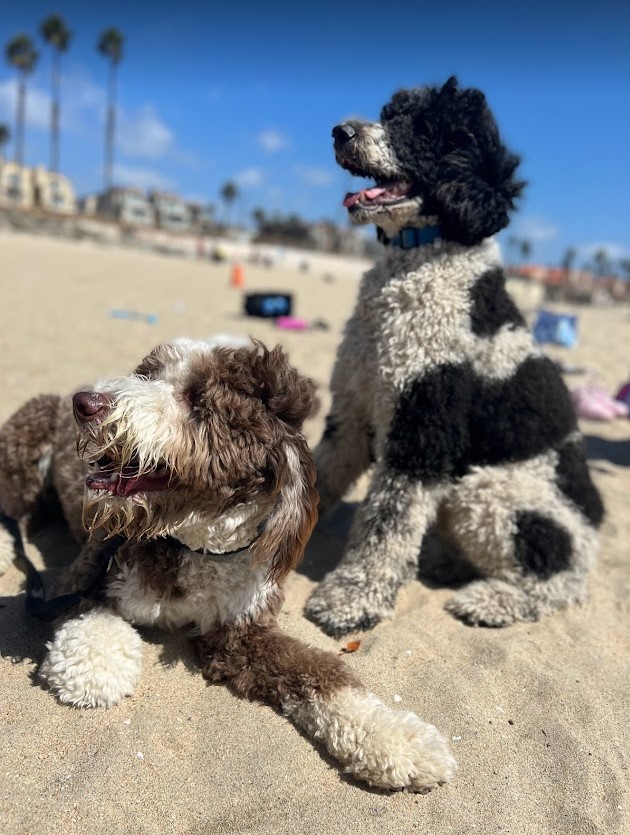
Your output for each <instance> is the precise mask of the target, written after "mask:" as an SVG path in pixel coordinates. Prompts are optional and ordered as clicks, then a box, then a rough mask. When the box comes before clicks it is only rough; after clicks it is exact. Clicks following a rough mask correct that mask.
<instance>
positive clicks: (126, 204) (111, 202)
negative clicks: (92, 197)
mask: <svg viewBox="0 0 630 835" xmlns="http://www.w3.org/2000/svg"><path fill="white" fill-rule="evenodd" d="M96 213H97V214H98V215H101V216H103V217H109V218H112V219H113V220H117V221H118V222H119V223H122V224H124V225H125V226H141V227H147V226H153V225H154V224H155V212H154V210H153V207H152V206H151V204H150V203H149V201H148V200H147V198H146V197H145V195H144V193H143V192H142V191H141V190H140V189H137V188H119V187H116V188H110V189H108V190H107V191H105V192H103V194H99V196H98V199H97V201H96Z"/></svg>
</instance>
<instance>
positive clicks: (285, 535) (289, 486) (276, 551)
mask: <svg viewBox="0 0 630 835" xmlns="http://www.w3.org/2000/svg"><path fill="white" fill-rule="evenodd" d="M223 350H224V349H223ZM226 359H227V363H226V365H225V366H224V367H225V368H226V370H227V367H228V366H229V374H230V385H231V386H232V387H234V388H236V389H237V390H238V391H240V392H241V393H242V394H245V395H248V396H250V397H255V398H256V399H257V400H259V401H260V402H261V403H262V408H263V410H264V413H265V414H266V419H265V420H266V422H267V423H268V428H267V430H266V431H268V433H269V438H268V442H267V447H268V450H269V452H268V459H267V471H268V475H269V477H270V480H271V482H272V484H271V496H272V499H273V502H274V504H273V508H272V510H271V513H270V515H269V516H268V517H267V519H266V521H265V527H264V530H263V532H262V534H261V536H260V537H259V539H258V540H257V542H256V543H255V544H254V545H253V547H252V553H253V555H254V558H255V560H256V562H258V563H263V562H267V561H270V560H271V562H270V569H269V574H270V577H272V578H273V579H274V580H276V581H279V580H282V579H283V578H284V577H285V576H286V575H287V574H288V573H289V571H291V569H293V568H295V566H296V565H297V564H298V562H299V561H300V559H301V558H302V554H303V553H304V548H305V546H306V543H307V542H308V539H309V537H310V535H311V531H312V530H313V527H314V526H315V522H316V521H317V502H318V494H317V491H316V490H315V486H314V485H315V464H314V462H313V457H312V455H311V452H310V450H309V448H308V446H307V444H306V441H305V439H304V437H303V435H302V433H301V429H302V423H303V422H304V420H305V419H306V418H307V417H308V416H309V414H310V413H311V410H312V408H313V393H314V388H315V387H314V384H313V382H312V380H309V379H308V378H307V377H302V376H301V375H300V374H299V373H298V372H297V371H296V369H295V368H292V367H291V366H290V365H289V363H288V360H287V357H286V355H285V353H284V352H283V351H282V349H281V348H280V347H279V346H277V347H276V348H274V349H273V350H272V351H269V350H267V348H265V346H264V345H263V344H262V343H261V342H257V341H255V340H254V348H253V349H247V348H240V349H238V350H237V351H234V352H231V355H230V356H229V357H228V356H227V355H226Z"/></svg>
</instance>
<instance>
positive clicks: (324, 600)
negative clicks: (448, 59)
mask: <svg viewBox="0 0 630 835" xmlns="http://www.w3.org/2000/svg"><path fill="white" fill-rule="evenodd" d="M333 136H334V139H335V154H336V158H337V161H338V162H339V163H340V165H342V166H343V167H345V168H347V169H348V170H349V171H351V172H352V173H354V174H358V175H362V176H371V177H373V178H374V179H375V180H376V186H375V187H374V188H372V189H364V190H362V191H361V192H357V193H356V194H354V195H348V196H347V197H346V200H345V201H344V202H345V205H346V206H347V207H348V210H349V212H350V215H351V219H352V220H353V221H354V222H355V223H368V222H370V223H374V224H376V225H377V227H378V228H379V237H380V239H381V241H382V242H383V243H384V244H385V251H384V255H383V257H382V259H381V260H380V262H378V263H377V265H376V266H375V267H374V269H373V270H371V271H370V272H368V273H366V274H365V275H364V277H363V280H362V283H361V287H360V291H359V298H358V300H357V304H356V307H355V310H354V313H353V315H352V317H351V318H350V320H349V321H348V323H347V325H346V328H345V334H344V339H343V341H342V343H341V345H340V347H339V350H338V353H337V360H336V364H335V368H334V371H333V376H332V380H331V389H332V395H333V403H332V409H331V412H330V415H329V417H328V420H327V424H326V431H325V432H324V435H323V437H322V440H321V442H320V444H319V446H318V448H317V450H316V453H315V458H316V463H317V469H318V482H317V486H318V489H319V491H320V495H321V504H320V507H321V508H322V509H324V510H325V509H327V508H328V507H330V506H331V505H332V504H333V503H334V502H336V501H337V500H338V499H340V498H341V497H342V496H343V494H344V493H345V492H346V490H347V489H348V488H349V487H350V485H351V484H352V483H353V482H354V481H355V480H356V479H357V478H358V476H359V475H361V474H362V473H363V472H365V471H366V470H367V469H368V468H369V467H370V466H372V464H374V467H373V474H372V478H371V484H370V487H369V490H368V495H367V498H366V499H365V501H364V502H363V504H362V505H361V506H360V508H359V510H358V513H357V515H356V518H355V521H354V525H353V528H352V531H351V533H350V538H349V542H348V546H347V550H346V553H345V555H344V558H343V560H342V562H341V564H340V565H339V567H338V568H337V569H336V570H335V571H333V572H332V573H331V574H329V575H328V576H327V577H326V578H325V579H324V581H323V582H322V584H321V585H320V587H319V588H318V589H317V590H316V591H315V592H314V594H313V595H312V597H311V599H310V600H309V602H308V604H307V614H308V615H309V617H310V618H311V619H313V620H314V621H315V622H317V623H318V624H320V625H321V626H322V627H323V628H324V629H325V630H326V631H327V632H329V633H331V634H334V635H341V634H343V633H345V632H348V631H351V630H355V629H365V628H370V627H372V626H374V624H376V623H378V621H379V620H381V619H382V618H383V617H385V616H388V615H390V614H391V613H392V611H393V607H394V603H395V600H396V595H397V592H398V589H399V588H400V586H401V584H402V583H404V582H406V581H407V580H408V579H410V578H411V577H413V576H414V574H415V572H416V569H417V565H418V559H419V555H420V544H421V541H422V539H423V537H424V535H425V533H426V531H427V529H428V527H429V526H430V525H432V524H433V523H435V522H436V521H438V522H439V524H440V527H441V529H442V533H443V535H444V537H445V539H446V540H448V541H449V542H451V543H453V544H454V545H455V546H457V549H458V550H460V551H463V552H464V555H465V557H466V558H467V560H468V562H469V563H470V564H471V566H472V568H473V570H474V571H475V573H476V574H477V575H478V576H479V577H480V578H481V579H478V580H476V581H475V582H474V583H472V584H471V585H469V586H468V587H465V588H463V589H462V590H461V591H460V592H459V593H458V595H457V596H456V597H455V598H454V600H453V601H452V602H451V603H450V604H449V605H448V608H449V610H450V611H451V612H453V613H454V614H456V615H457V616H459V617H462V618H464V619H465V620H467V621H469V622H471V623H475V624H488V625H493V626H502V625H505V624H508V623H512V622H514V621H515V620H535V619H537V618H538V617H540V616H541V615H543V614H545V613H548V612H551V611H553V610H555V609H558V608H561V607H563V606H566V605H567V604H569V603H571V602H581V601H582V600H583V599H584V581H585V576H586V574H587V572H588V571H589V569H590V568H591V567H592V565H593V563H594V560H595V555H596V550H597V537H596V535H595V528H596V527H597V526H598V525H599V523H600V522H601V520H602V517H603V507H602V503H601V499H600V497H599V494H598V492H597V490H596V488H595V487H594V485H593V483H592V481H591V478H590V475H589V473H588V467H587V464H586V460H585V453H584V447H583V443H582V439H581V437H580V435H579V433H578V432H577V429H576V422H575V416H574V413H573V410H572V407H571V402H570V398H569V396H568V392H567V390H566V387H565V385H564V383H563V381H562V379H561V377H560V375H559V373H558V371H557V369H556V367H555V366H554V365H553V363H551V362H550V361H549V360H548V359H547V358H545V357H544V356H543V355H542V354H541V351H540V349H539V348H538V346H537V345H536V344H535V342H534V340H533V339H532V337H531V335H530V333H529V332H528V330H527V328H526V325H525V320H524V318H523V316H522V315H521V313H520V312H519V311H518V309H517V307H516V305H515V304H514V302H513V301H512V299H511V298H510V297H509V295H508V293H507V291H506V287H505V276H504V273H503V270H502V267H501V265H500V261H499V253H498V248H497V246H496V244H495V243H494V242H493V241H492V240H491V238H490V236H492V235H493V234H495V233H496V232H498V231H500V230H501V229H502V228H504V227H505V226H506V224H507V223H508V219H509V212H510V210H511V209H512V208H513V206H514V200H515V198H516V197H518V195H519V194H520V192H521V189H522V187H523V183H522V182H521V181H519V180H518V179H516V176H515V175H516V168H517V165H518V158H517V157H516V156H515V155H514V154H512V153H511V152H509V151H508V150H507V149H506V148H505V146H504V145H503V143H502V142H501V139H500V136H499V132H498V129H497V126H496V123H495V121H494V118H493V116H492V114H491V112H490V110H489V108H488V105H487V103H486V100H485V97H484V96H483V94H482V93H481V92H480V91H478V90H466V89H463V90H462V89H460V88H459V87H458V85H457V82H456V80H455V79H454V78H451V79H449V80H448V81H447V82H446V84H445V85H444V86H443V87H441V88H436V87H428V88H421V89H417V90H406V91H401V92H399V93H396V95H395V96H394V97H393V99H392V101H391V102H390V103H389V104H387V105H386V106H385V107H384V108H383V112H382V117H381V122H380V123H369V122H359V121H357V120H353V121H351V122H347V123H344V124H343V125H338V126H337V127H336V128H334V130H333ZM426 226H436V227H438V228H439V230H440V238H439V239H438V240H435V241H434V242H433V243H431V244H427V245H424V246H416V247H412V248H406V249H403V248H400V247H399V246H398V245H396V246H395V245H393V243H392V240H393V239H394V238H395V237H396V236H397V235H398V233H399V232H400V230H401V229H403V228H405V227H418V228H421V227H426Z"/></svg>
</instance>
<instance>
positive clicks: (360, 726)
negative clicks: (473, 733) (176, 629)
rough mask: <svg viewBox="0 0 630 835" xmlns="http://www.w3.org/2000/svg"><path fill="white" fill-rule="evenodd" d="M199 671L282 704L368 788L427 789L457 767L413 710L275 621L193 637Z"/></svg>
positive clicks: (248, 694)
mask: <svg viewBox="0 0 630 835" xmlns="http://www.w3.org/2000/svg"><path fill="white" fill-rule="evenodd" d="M198 650H199V654H200V658H201V664H202V670H203V674H204V676H205V677H206V678H207V679H209V680H210V681H214V682H218V681H225V682H227V683H228V685H229V686H230V687H231V688H232V689H233V690H234V691H235V692H236V693H238V694H239V695H241V696H244V697H246V698H249V699H256V700H260V701H264V702H266V703H268V704H271V705H273V707H275V708H276V709H279V710H281V711H282V712H283V713H284V714H285V715H286V716H288V717H289V718H290V719H291V720H292V721H293V722H294V723H295V724H296V725H297V727H298V728H300V729H301V730H302V731H304V732H305V733H306V734H307V735H308V736H309V737H310V738H311V739H313V740H314V741H316V742H320V743H322V744H323V745H324V746H325V748H326V750H327V751H328V753H329V754H331V755H332V756H333V757H335V759H337V760H338V761H339V762H341V763H342V765H343V766H345V771H346V773H348V774H351V775H353V776H354V777H355V778H357V779H358V780H363V781H365V782H366V783H368V784H369V785H371V786H377V787H379V788H384V789H402V788H408V789H410V790H411V791H426V790H428V789H431V788H433V787H434V786H437V785H439V784H441V783H446V782H449V781H450V780H451V779H452V778H453V777H454V775H455V772H456V769H457V766H456V763H455V760H454V759H453V756H452V755H451V753H450V751H449V749H448V744H447V742H446V739H445V738H444V737H443V736H442V734H441V733H440V732H439V731H438V730H437V729H436V728H435V727H433V725H430V724H428V723H427V722H424V721H423V720H422V719H420V718H419V717H418V716H416V715H415V714H414V713H410V712H408V711H401V710H394V709H392V708H389V707H387V706H386V705H385V704H383V702H382V701H380V699H378V698H377V697H376V696H375V695H374V694H373V693H370V692H369V691H367V690H366V689H365V688H364V687H363V686H362V684H361V682H360V681H359V680H358V678H357V677H356V676H355V674H354V673H353V672H352V670H350V668H349V667H348V666H346V665H345V664H344V663H343V662H342V661H341V659H339V658H337V657H336V656H335V655H333V654H332V653H328V652H323V651H322V650H319V649H314V648H313V647H309V646H307V645H306V644H303V643H301V642H300V641H297V640H295V639H294V638H291V637H290V636H288V635H287V634H286V633H285V632H283V631H281V630H280V629H278V627H277V626H276V625H275V622H273V621H271V620H270V621H268V622H266V623H262V624H256V623H253V624H252V623H246V624H243V625H235V624H223V625H221V626H217V627H215V628H214V629H212V630H211V631H210V632H208V633H206V634H205V635H204V636H203V637H202V638H200V639H199V641H198Z"/></svg>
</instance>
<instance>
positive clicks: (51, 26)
mask: <svg viewBox="0 0 630 835" xmlns="http://www.w3.org/2000/svg"><path fill="white" fill-rule="evenodd" d="M39 32H40V34H41V36H42V38H43V39H44V41H45V42H46V43H47V44H49V45H50V46H51V47H52V50H53V55H52V77H51V103H50V170H51V171H54V172H57V171H59V88H60V83H59V82H60V78H61V73H60V68H59V65H60V62H61V53H62V52H66V50H67V49H68V47H69V46H70V41H71V39H72V32H71V31H70V30H69V29H68V27H67V26H66V24H65V22H64V19H63V18H62V17H60V16H59V15H58V14H53V15H50V17H47V18H46V20H44V21H43V23H42V25H41V26H40V27H39Z"/></svg>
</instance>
